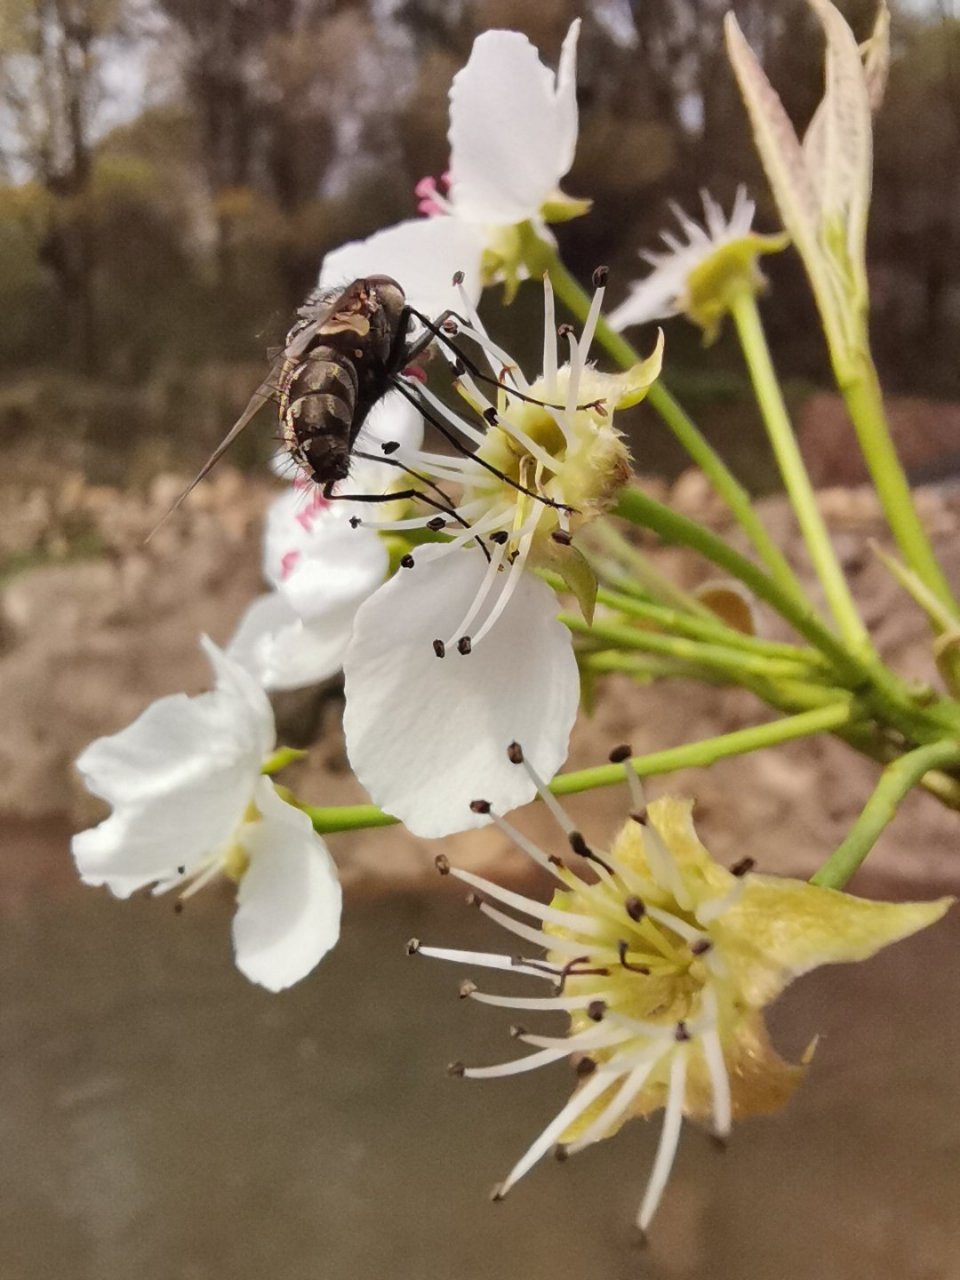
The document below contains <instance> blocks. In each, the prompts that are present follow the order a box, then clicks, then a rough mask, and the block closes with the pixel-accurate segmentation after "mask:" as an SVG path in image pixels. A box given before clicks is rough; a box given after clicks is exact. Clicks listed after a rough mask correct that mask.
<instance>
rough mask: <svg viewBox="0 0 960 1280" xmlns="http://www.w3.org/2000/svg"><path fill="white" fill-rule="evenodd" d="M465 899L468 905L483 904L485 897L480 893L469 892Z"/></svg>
mask: <svg viewBox="0 0 960 1280" xmlns="http://www.w3.org/2000/svg"><path fill="white" fill-rule="evenodd" d="M464 901H465V902H466V904H467V906H468V907H482V906H483V899H482V898H481V897H480V895H479V893H468V894H467V896H466V898H465V899H464Z"/></svg>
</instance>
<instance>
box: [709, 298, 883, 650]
mask: <svg viewBox="0 0 960 1280" xmlns="http://www.w3.org/2000/svg"><path fill="white" fill-rule="evenodd" d="M729 306H730V313H731V315H732V316H733V319H734V323H735V325H736V328H737V334H738V336H739V338H740V346H741V348H742V350H743V354H744V358H745V360H746V362H747V368H748V370H749V372H750V379H751V381H752V383H753V389H754V393H755V394H756V397H757V403H758V405H759V406H760V412H761V414H762V416H763V421H764V425H765V426H766V428H767V435H768V436H769V438H770V443H771V445H772V446H773V452H774V455H775V456H776V459H777V465H778V467H779V468H780V474H781V476H782V477H783V483H784V486H785V488H786V490H787V495H788V496H789V498H790V502H791V504H792V506H793V509H794V512H795V513H796V517H797V521H798V523H799V525H800V530H801V532H802V534H803V538H804V541H805V542H806V544H807V550H808V551H809V553H810V559H811V560H812V561H813V566H814V568H815V570H816V572H817V576H818V577H819V579H820V582H821V585H822V586H823V590H824V594H825V595H826V597H827V603H828V604H829V606H830V611H831V613H832V614H833V616H834V618H835V619H836V622H837V625H838V627H839V628H840V634H841V635H842V636H843V638H844V640H845V641H846V643H847V644H848V645H849V646H850V647H851V648H854V649H859V650H862V651H864V652H866V653H869V652H870V640H869V637H868V635H867V630H866V627H865V626H864V625H863V621H862V620H861V618H860V615H859V613H858V612H857V606H856V604H855V603H854V599H853V596H852V595H851V594H850V588H849V587H848V585H847V580H846V578H845V577H844V576H843V570H842V569H841V568H840V562H839V560H838V559H837V556H836V552H835V551H834V549H833V544H832V543H831V541H830V535H829V533H828V532H827V526H826V524H825V523H824V520H823V517H822V516H821V514H820V509H819V507H818V506H817V499H816V496H815V495H814V492H813V485H812V484H811V483H810V477H809V475H808V474H807V468H806V466H805V465H804V461H803V456H802V455H801V453H800V448H799V446H798V444H797V438H796V435H795V434H794V431H793V427H792V425H791V423H790V418H789V416H788V414H787V407H786V405H785V404H784V402H783V394H782V392H781V389H780V382H779V380H778V378H777V375H776V372H775V370H774V367H773V360H772V359H771V356H770V349H769V347H768V346H767V339H766V335H765V334H764V331H763V323H762V321H761V319H760V309H759V307H758V306H757V300H756V297H755V295H754V294H753V293H752V292H751V291H750V290H749V289H746V288H740V289H736V290H734V291H733V292H732V294H731V297H730V299H729Z"/></svg>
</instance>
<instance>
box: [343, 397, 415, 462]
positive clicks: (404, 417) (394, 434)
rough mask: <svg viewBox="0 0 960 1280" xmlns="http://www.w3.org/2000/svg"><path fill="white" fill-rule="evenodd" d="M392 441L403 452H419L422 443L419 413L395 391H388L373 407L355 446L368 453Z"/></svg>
mask: <svg viewBox="0 0 960 1280" xmlns="http://www.w3.org/2000/svg"><path fill="white" fill-rule="evenodd" d="M393 440H395V441H396V442H397V443H398V444H400V445H402V447H403V448H404V449H419V448H420V446H421V445H422V444H423V414H422V413H421V412H420V411H419V409H418V408H417V407H416V405H413V404H411V403H410V401H409V400H408V399H407V398H406V396H404V395H402V394H401V393H400V392H399V391H391V392H390V393H389V394H388V395H385V396H384V397H383V399H382V400H378V401H377V403H376V404H375V405H374V406H373V408H372V409H371V410H370V412H369V414H368V415H367V420H366V422H364V424H363V426H362V427H361V428H360V434H359V435H358V436H357V443H356V446H355V447H357V448H360V449H364V450H370V451H371V452H372V451H373V450H374V449H379V447H380V445H382V444H384V443H385V442H387V441H393Z"/></svg>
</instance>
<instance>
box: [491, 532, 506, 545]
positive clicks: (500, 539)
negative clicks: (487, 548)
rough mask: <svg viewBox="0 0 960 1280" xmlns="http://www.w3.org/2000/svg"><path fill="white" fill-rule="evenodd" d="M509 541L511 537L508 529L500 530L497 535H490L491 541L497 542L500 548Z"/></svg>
mask: <svg viewBox="0 0 960 1280" xmlns="http://www.w3.org/2000/svg"><path fill="white" fill-rule="evenodd" d="M509 539H510V535H509V533H507V531H506V529H498V530H497V532H496V533H491V535H490V541H491V542H495V543H496V544H497V546H498V547H502V546H503V544H504V543H505V542H508V541H509Z"/></svg>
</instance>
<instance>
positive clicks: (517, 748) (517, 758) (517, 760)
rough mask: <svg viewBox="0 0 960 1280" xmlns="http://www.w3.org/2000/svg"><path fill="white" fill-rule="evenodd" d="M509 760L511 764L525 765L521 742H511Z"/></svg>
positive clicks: (508, 753)
mask: <svg viewBox="0 0 960 1280" xmlns="http://www.w3.org/2000/svg"><path fill="white" fill-rule="evenodd" d="M507 759H508V760H509V761H510V763H511V764H523V747H521V745H520V743H519V742H511V743H510V745H509V747H507Z"/></svg>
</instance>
